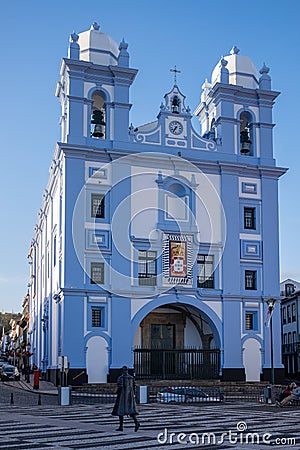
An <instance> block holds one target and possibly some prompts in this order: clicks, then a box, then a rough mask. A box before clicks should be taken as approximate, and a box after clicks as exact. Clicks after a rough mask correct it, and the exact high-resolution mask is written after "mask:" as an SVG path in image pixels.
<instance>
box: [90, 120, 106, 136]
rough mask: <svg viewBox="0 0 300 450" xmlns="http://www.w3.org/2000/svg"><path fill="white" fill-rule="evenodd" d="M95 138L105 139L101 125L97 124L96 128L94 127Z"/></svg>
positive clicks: (93, 134)
mask: <svg viewBox="0 0 300 450" xmlns="http://www.w3.org/2000/svg"><path fill="white" fill-rule="evenodd" d="M92 136H93V137H103V136H104V133H103V131H102V125H100V124H99V123H96V125H95V127H94V131H93V133H92Z"/></svg>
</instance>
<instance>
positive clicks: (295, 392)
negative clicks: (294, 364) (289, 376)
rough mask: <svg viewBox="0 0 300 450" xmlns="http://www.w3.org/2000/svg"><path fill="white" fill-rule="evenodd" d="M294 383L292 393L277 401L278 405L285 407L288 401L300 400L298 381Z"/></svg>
mask: <svg viewBox="0 0 300 450" xmlns="http://www.w3.org/2000/svg"><path fill="white" fill-rule="evenodd" d="M294 385H295V387H294V389H293V390H292V392H291V393H290V395H288V396H287V397H285V398H284V399H283V400H281V402H276V405H277V406H280V407H283V406H285V405H287V404H288V403H290V402H291V401H292V400H300V387H297V385H296V383H294Z"/></svg>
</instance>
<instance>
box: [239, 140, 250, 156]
mask: <svg viewBox="0 0 300 450" xmlns="http://www.w3.org/2000/svg"><path fill="white" fill-rule="evenodd" d="M250 146H251V142H243V143H242V145H241V153H242V154H243V155H247V154H248V153H250Z"/></svg>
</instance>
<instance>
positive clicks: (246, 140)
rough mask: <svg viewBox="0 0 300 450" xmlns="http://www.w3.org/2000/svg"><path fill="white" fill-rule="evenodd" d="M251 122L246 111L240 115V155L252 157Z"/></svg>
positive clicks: (249, 115)
mask: <svg viewBox="0 0 300 450" xmlns="http://www.w3.org/2000/svg"><path fill="white" fill-rule="evenodd" d="M252 122H253V120H252V116H251V114H250V113H249V112H248V111H243V112H242V113H241V114H240V153H241V155H245V156H251V155H253V136H252V135H253V123H252Z"/></svg>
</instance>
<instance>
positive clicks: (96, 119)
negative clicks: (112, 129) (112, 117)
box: [91, 109, 105, 137]
mask: <svg viewBox="0 0 300 450" xmlns="http://www.w3.org/2000/svg"><path fill="white" fill-rule="evenodd" d="M91 123H92V124H94V125H95V127H94V131H93V133H92V136H93V137H103V136H104V133H103V131H102V125H103V126H105V122H104V120H103V112H102V111H100V110H99V109H95V110H94V111H93V115H92V120H91Z"/></svg>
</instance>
